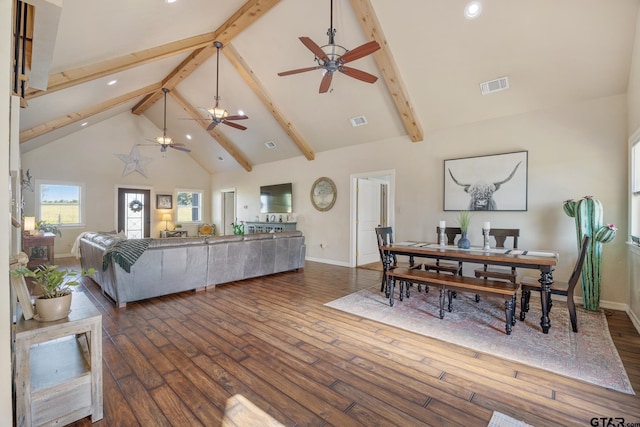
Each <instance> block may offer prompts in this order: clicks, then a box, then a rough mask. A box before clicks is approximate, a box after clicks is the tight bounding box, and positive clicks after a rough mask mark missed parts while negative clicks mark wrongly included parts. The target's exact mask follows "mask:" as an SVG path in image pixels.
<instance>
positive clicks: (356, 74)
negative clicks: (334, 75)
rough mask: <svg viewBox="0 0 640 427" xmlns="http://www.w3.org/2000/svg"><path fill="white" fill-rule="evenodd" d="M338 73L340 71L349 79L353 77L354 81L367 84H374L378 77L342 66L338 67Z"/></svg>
mask: <svg viewBox="0 0 640 427" xmlns="http://www.w3.org/2000/svg"><path fill="white" fill-rule="evenodd" d="M338 71H340V72H341V73H342V74H346V75H347V76H349V77H353V78H354V79H358V80H362V81H363V82H367V83H375V82H376V80H378V77H376V76H374V75H373V74H369V73H366V72H364V71H362V70H357V69H355V68H349V67H344V66H343V67H340V69H339V70H338Z"/></svg>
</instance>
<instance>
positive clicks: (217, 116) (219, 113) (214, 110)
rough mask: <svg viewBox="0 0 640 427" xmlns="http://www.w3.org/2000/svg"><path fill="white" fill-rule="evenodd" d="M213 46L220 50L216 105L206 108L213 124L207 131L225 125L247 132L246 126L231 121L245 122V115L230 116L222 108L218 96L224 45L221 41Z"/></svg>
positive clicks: (215, 42) (217, 56) (218, 54)
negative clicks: (221, 50) (221, 56)
mask: <svg viewBox="0 0 640 427" xmlns="http://www.w3.org/2000/svg"><path fill="white" fill-rule="evenodd" d="M213 45H214V46H215V47H216V49H217V50H218V52H217V55H216V97H215V100H216V105H215V106H214V107H209V108H206V110H207V113H209V115H210V116H211V124H210V125H209V127H207V130H208V131H209V130H212V129H213V128H214V127H216V126H217V125H219V124H220V123H224V124H225V125H227V126H231V127H233V128H236V129H240V130H245V129H247V128H246V127H245V126H242V125H239V124H237V123H233V122H232V121H230V120H245V119H248V118H249V117H247V116H246V115H244V114H237V115H233V116H230V115H229V112H228V111H227V110H225V109H224V108H222V107H220V95H219V94H218V80H219V77H220V49H222V43H221V42H219V41H214V42H213Z"/></svg>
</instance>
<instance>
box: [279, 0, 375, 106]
mask: <svg viewBox="0 0 640 427" xmlns="http://www.w3.org/2000/svg"><path fill="white" fill-rule="evenodd" d="M329 25H330V27H329V29H328V30H327V35H328V36H329V43H328V44H326V45H324V46H318V44H317V43H315V42H314V41H313V40H311V39H310V38H309V37H304V36H303V37H299V39H300V41H301V42H302V44H303V45H305V46H306V47H307V49H309V50H310V51H311V52H313V54H314V55H315V58H314V61H316V62H317V63H318V65H317V66H315V67H306V68H298V69H295V70H289V71H283V72H280V73H278V75H279V76H289V75H292V74H299V73H304V72H307V71H313V70H319V69H322V70H323V76H322V80H321V81H320V89H319V93H326V92H327V91H328V90H329V88H330V87H331V81H332V79H333V73H335V72H336V71H338V72H340V73H342V74H345V75H347V76H349V77H353V78H354V79H357V80H360V81H363V82H366V83H375V82H376V80H378V77H376V76H374V75H373V74H369V73H367V72H365V71H362V70H358V69H355V68H350V67H345V66H344V64H346V63H347V62H351V61H355V60H356V59H360V58H363V57H365V56H367V55H370V54H372V53H373V52H375V51H377V50H378V49H380V44H379V43H378V42H377V41H375V40H373V41H370V42H367V43H365V44H363V45H360V46H358V47H356V48H355V49H352V50H348V49H346V48H344V47H343V46H341V45H339V44H336V43H335V40H334V37H335V34H336V29H335V28H333V0H331V20H330V24H329Z"/></svg>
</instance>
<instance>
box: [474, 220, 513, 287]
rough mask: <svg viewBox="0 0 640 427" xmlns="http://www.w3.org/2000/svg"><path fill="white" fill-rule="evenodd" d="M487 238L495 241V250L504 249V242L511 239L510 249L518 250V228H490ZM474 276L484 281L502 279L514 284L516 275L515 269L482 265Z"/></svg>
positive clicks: (475, 271)
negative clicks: (490, 237)
mask: <svg viewBox="0 0 640 427" xmlns="http://www.w3.org/2000/svg"><path fill="white" fill-rule="evenodd" d="M489 236H493V238H494V239H495V241H496V248H505V245H504V244H505V241H506V240H507V238H509V237H511V238H512V239H513V244H512V245H511V249H518V237H520V229H519V228H492V229H490V230H489ZM474 273H475V276H476V277H478V278H481V277H483V278H485V279H503V280H508V281H510V282H513V283H516V281H517V279H518V273H517V271H516V268H515V267H511V268H508V267H496V266H488V265H487V264H485V265H484V267H483V268H482V269H476V270H474Z"/></svg>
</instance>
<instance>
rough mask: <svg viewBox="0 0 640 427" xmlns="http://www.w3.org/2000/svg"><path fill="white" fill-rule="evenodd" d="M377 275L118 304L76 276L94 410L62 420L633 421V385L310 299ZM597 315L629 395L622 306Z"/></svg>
mask: <svg viewBox="0 0 640 427" xmlns="http://www.w3.org/2000/svg"><path fill="white" fill-rule="evenodd" d="M379 283H380V272H378V271H374V270H368V269H360V268H358V269H353V268H345V267H338V266H332V265H327V264H320V263H315V262H309V261H308V262H307V263H306V267H305V269H304V270H301V271H300V272H289V273H281V274H276V275H272V276H268V277H262V278H257V279H250V280H245V281H241V282H236V283H232V284H228V285H222V286H218V287H217V288H216V289H214V290H209V291H206V292H197V293H196V292H186V293H181V294H176V295H171V296H167V297H162V298H154V299H151V300H147V301H143V302H139V303H131V304H129V305H128V306H127V308H126V309H124V310H118V309H116V308H115V306H114V304H113V303H112V302H111V301H109V300H108V299H106V298H105V297H104V296H103V295H102V293H101V291H100V288H99V287H98V286H97V285H96V284H95V283H94V282H93V281H91V280H90V279H86V278H85V279H83V284H82V289H80V290H84V291H85V292H86V293H87V294H89V296H90V298H91V300H92V301H93V302H94V303H95V304H96V306H97V307H98V308H99V310H100V311H101V312H102V314H103V376H104V419H103V420H101V421H99V422H97V423H95V424H91V421H90V419H88V418H87V419H83V420H80V421H78V422H76V423H73V424H72V425H73V426H89V425H96V426H138V425H139V426H171V425H172V426H220V425H223V424H224V425H230V426H231V425H238V426H256V425H274V426H275V425H280V424H282V425H285V426H328V425H333V426H422V425H425V426H426V425H429V426H445V425H446V426H451V425H460V426H486V425H487V423H488V421H489V419H490V418H491V415H492V412H493V411H494V410H497V411H500V412H503V413H505V414H507V415H510V416H512V417H515V418H517V419H520V420H523V421H525V422H527V423H529V424H532V425H534V426H559V425H567V426H579V425H583V426H589V425H594V424H590V420H591V419H592V418H594V417H595V418H602V417H606V418H609V417H612V418H620V417H622V418H624V420H625V422H626V423H640V398H639V397H638V396H631V395H627V394H624V393H619V392H615V391H611V390H607V389H604V388H602V387H598V386H595V385H592V384H588V383H584V382H580V381H576V380H572V379H570V378H566V377H562V376H558V375H554V374H551V373H549V372H547V371H543V370H540V369H535V368H532V367H529V366H526V365H521V364H518V363H515V362H511V361H507V360H503V359H499V358H496V357H493V356H490V355H486V354H479V353H477V352H474V351H472V350H469V349H467V348H464V347H459V346H455V345H452V344H448V343H444V342H441V341H438V340H434V339H429V338H425V337H422V336H419V335H416V334H413V333H410V332H406V331H403V330H400V329H396V328H393V327H390V326H385V325H382V324H379V323H376V322H373V321H369V320H366V319H361V318H358V317H357V316H353V315H349V314H346V313H343V312H339V311H337V310H333V309H330V308H327V307H324V306H323V304H324V303H326V302H328V301H331V300H334V299H336V298H339V297H341V296H344V295H347V294H349V293H352V292H355V291H356V290H359V289H362V288H365V287H369V286H372V285H376V284H379ZM445 320H446V319H445ZM608 320H609V326H610V330H611V333H612V336H613V339H614V341H615V344H616V347H617V348H618V351H619V353H620V356H621V357H622V360H623V363H624V365H625V367H626V369H627V372H628V374H629V377H630V379H631V381H632V384H633V387H634V389H635V390H636V392H640V352H639V351H638V349H640V336H639V335H638V333H637V332H636V330H635V329H634V327H633V325H632V324H631V322H630V320H629V318H628V316H627V315H626V314H625V313H624V312H611V313H610V316H609V317H608ZM257 419H260V420H261V421H260V422H257V421H256V420H257ZM598 425H602V424H598Z"/></svg>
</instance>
